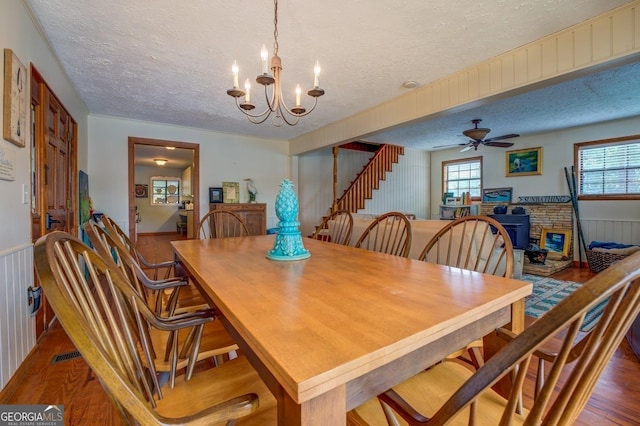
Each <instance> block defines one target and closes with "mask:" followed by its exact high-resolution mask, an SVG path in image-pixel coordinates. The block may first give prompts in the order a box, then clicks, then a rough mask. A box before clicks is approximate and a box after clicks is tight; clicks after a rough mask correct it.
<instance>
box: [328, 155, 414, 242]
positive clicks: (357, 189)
mask: <svg viewBox="0 0 640 426" xmlns="http://www.w3.org/2000/svg"><path fill="white" fill-rule="evenodd" d="M339 148H342V149H354V150H360V151H370V152H375V154H374V156H373V157H372V158H371V160H369V162H368V163H367V164H366V165H365V166H364V167H363V168H362V171H361V172H360V173H358V175H357V176H356V178H355V179H354V181H353V182H351V185H349V187H348V188H347V189H346V190H345V191H344V193H343V194H342V196H341V197H340V198H338V199H335V200H334V202H333V205H332V207H331V211H330V213H331V212H335V211H338V210H347V211H349V212H351V213H357V212H358V210H361V209H363V208H364V203H365V200H370V199H371V197H372V194H373V190H374V189H378V188H379V187H380V181H383V180H386V174H387V172H390V171H391V169H392V167H393V164H394V163H397V162H398V158H399V157H400V156H401V155H403V154H404V147H402V146H398V145H390V144H381V145H376V144H371V143H364V142H351V143H348V144H345V145H341V146H340V147H339ZM333 156H334V170H333V187H334V194H335V192H336V185H337V180H338V173H337V167H336V164H337V156H338V147H336V148H334V151H333ZM334 197H335V195H334ZM323 220H324V218H323ZM318 227H319V226H318ZM318 227H316V232H318V231H319V229H317V228H318Z"/></svg>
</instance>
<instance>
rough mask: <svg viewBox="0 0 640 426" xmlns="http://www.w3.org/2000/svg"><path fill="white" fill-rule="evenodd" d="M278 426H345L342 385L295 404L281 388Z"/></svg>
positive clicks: (345, 393)
mask: <svg viewBox="0 0 640 426" xmlns="http://www.w3.org/2000/svg"><path fill="white" fill-rule="evenodd" d="M276 397H277V399H278V425H281V426H284V425H286V426H294V425H295V426H303V425H304V426H307V425H309V426H326V425H338V426H339V425H346V423H347V415H346V412H347V408H346V404H347V402H346V400H347V391H346V386H345V385H342V386H339V387H337V388H335V389H332V390H330V391H328V392H326V393H324V394H322V395H320V396H318V397H316V398H313V399H311V400H309V401H306V402H303V403H302V404H296V402H295V401H294V400H293V399H291V397H290V396H289V394H288V393H287V392H285V391H284V389H283V388H282V387H279V389H278V395H277V396H276Z"/></svg>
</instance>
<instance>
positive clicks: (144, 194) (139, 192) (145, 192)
mask: <svg viewBox="0 0 640 426" xmlns="http://www.w3.org/2000/svg"><path fill="white" fill-rule="evenodd" d="M135 190H136V198H149V185H147V184H146V183H136V187H135Z"/></svg>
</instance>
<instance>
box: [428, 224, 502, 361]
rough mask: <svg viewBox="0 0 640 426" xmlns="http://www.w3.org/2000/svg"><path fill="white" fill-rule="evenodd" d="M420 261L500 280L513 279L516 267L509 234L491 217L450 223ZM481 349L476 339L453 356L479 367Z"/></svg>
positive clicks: (481, 346) (480, 342)
mask: <svg viewBox="0 0 640 426" xmlns="http://www.w3.org/2000/svg"><path fill="white" fill-rule="evenodd" d="M418 260H424V261H427V262H431V263H437V264H439V265H446V266H453V267H456V268H461V269H467V270H471V271H476V272H482V273H485V274H490V275H497V276H501V277H511V275H512V274H513V267H514V256H513V245H512V244H511V238H510V237H509V234H508V233H507V231H506V229H505V228H504V227H503V226H502V225H501V224H500V222H498V221H497V220H495V219H493V218H490V217H488V216H464V217H461V218H459V219H456V220H453V221H451V222H448V223H447V224H446V225H445V226H444V227H442V229H440V231H438V232H437V233H436V234H435V235H434V236H433V237H432V238H431V239H430V240H429V241H428V242H427V244H426V245H425V247H424V249H423V250H422V252H421V253H420V255H418ZM482 348H483V341H482V339H480V340H476V341H473V342H471V343H469V344H468V345H467V346H466V348H465V349H462V350H461V351H458V352H456V353H454V354H451V355H450V357H451V358H454V357H456V356H460V357H462V358H461V359H463V360H466V361H468V362H469V363H471V364H472V365H473V366H475V367H476V368H477V367H479V366H481V365H482V363H483V358H484V356H483V354H482ZM465 352H467V353H468V356H469V358H467V357H466V356H465Z"/></svg>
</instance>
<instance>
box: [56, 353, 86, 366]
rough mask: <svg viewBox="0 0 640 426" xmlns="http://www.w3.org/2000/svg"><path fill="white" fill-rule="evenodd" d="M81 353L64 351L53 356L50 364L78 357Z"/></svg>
mask: <svg viewBox="0 0 640 426" xmlns="http://www.w3.org/2000/svg"><path fill="white" fill-rule="evenodd" d="M81 356H82V355H81V354H80V352H78V351H72V352H66V353H63V354H59V355H56V356H54V357H53V359H52V360H51V364H57V363H59V362H62V361H68V360H70V359H74V358H80V357H81Z"/></svg>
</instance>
